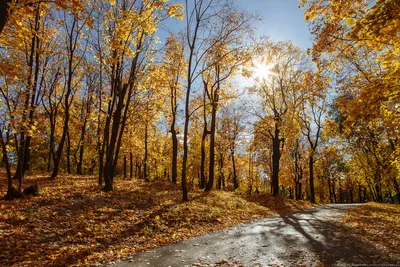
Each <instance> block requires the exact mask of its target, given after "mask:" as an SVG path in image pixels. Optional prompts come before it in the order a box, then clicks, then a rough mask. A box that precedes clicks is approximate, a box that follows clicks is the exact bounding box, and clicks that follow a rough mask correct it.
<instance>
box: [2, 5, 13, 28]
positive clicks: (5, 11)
mask: <svg viewBox="0 0 400 267" xmlns="http://www.w3.org/2000/svg"><path fill="white" fill-rule="evenodd" d="M11 2H12V0H3V1H0V34H1V33H2V31H3V29H4V26H6V24H7V21H8V18H9V16H10V13H11V8H10V6H9V5H8V4H10V3H11Z"/></svg>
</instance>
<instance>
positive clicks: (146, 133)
mask: <svg viewBox="0 0 400 267" xmlns="http://www.w3.org/2000/svg"><path fill="white" fill-rule="evenodd" d="M147 139H148V127H147V123H146V126H145V132H144V160H143V178H144V181H145V182H148V181H149V178H148V177H147V175H148V174H147V157H148V144H147V143H148V140H147Z"/></svg>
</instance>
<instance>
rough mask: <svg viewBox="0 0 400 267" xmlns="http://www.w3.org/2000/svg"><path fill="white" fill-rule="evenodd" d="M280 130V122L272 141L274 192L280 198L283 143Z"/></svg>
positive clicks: (276, 126) (276, 124)
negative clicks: (280, 168)
mask: <svg viewBox="0 0 400 267" xmlns="http://www.w3.org/2000/svg"><path fill="white" fill-rule="evenodd" d="M279 134H280V130H279V126H278V122H275V133H274V137H273V140H272V192H273V195H274V196H279V161H280V158H281V150H280V146H281V142H282V140H281V139H280V138H279Z"/></svg>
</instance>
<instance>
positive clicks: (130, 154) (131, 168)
mask: <svg viewBox="0 0 400 267" xmlns="http://www.w3.org/2000/svg"><path fill="white" fill-rule="evenodd" d="M129 156H130V157H129V163H130V164H129V167H130V172H129V178H130V179H131V180H132V177H133V154H132V152H130V153H129Z"/></svg>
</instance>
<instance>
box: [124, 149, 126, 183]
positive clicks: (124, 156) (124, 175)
mask: <svg viewBox="0 0 400 267" xmlns="http://www.w3.org/2000/svg"><path fill="white" fill-rule="evenodd" d="M124 179H126V154H124Z"/></svg>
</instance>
